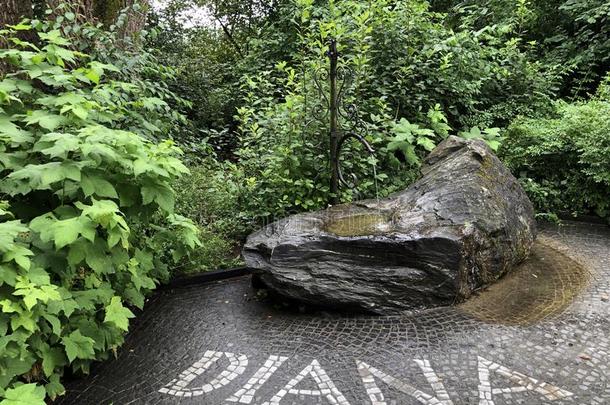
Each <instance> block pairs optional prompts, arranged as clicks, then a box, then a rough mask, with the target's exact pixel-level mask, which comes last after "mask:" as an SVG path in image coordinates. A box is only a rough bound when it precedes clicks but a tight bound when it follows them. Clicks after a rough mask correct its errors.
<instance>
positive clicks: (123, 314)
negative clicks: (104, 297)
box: [104, 296, 135, 331]
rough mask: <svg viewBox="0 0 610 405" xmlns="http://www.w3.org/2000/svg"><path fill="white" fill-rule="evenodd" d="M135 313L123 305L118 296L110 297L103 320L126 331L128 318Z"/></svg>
mask: <svg viewBox="0 0 610 405" xmlns="http://www.w3.org/2000/svg"><path fill="white" fill-rule="evenodd" d="M134 316H135V315H134V314H133V312H131V311H130V310H129V309H128V308H125V307H124V306H123V303H122V302H121V298H120V297H116V296H115V297H112V299H111V300H110V304H108V306H106V317H105V318H104V322H109V323H112V324H114V325H115V326H116V327H117V328H119V329H121V330H124V331H127V330H128V329H129V319H130V318H133V317H134Z"/></svg>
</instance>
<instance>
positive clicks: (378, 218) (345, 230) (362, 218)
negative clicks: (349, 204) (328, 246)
mask: <svg viewBox="0 0 610 405" xmlns="http://www.w3.org/2000/svg"><path fill="white" fill-rule="evenodd" d="M389 227H390V225H389V219H388V218H387V217H386V216H385V215H382V214H380V213H370V212H362V213H351V214H348V215H346V216H337V217H335V218H332V219H331V220H330V221H329V222H328V223H327V224H326V226H325V231H326V232H329V233H333V234H335V235H337V236H365V235H376V234H380V233H382V232H387V231H388V229H389Z"/></svg>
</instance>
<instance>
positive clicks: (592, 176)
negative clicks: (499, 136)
mask: <svg viewBox="0 0 610 405" xmlns="http://www.w3.org/2000/svg"><path fill="white" fill-rule="evenodd" d="M607 89H608V87H607V85H604V86H602V87H600V90H599V92H598V96H597V97H595V98H594V99H592V100H590V101H587V102H578V103H574V104H568V103H565V102H558V103H557V105H556V116H555V117H553V118H543V119H519V120H517V121H516V122H514V123H513V124H512V125H511V126H510V127H509V128H508V131H507V139H506V141H505V143H504V145H503V147H502V149H501V151H502V155H503V158H504V160H505V162H506V163H507V164H508V166H509V167H510V168H511V169H512V170H513V172H514V173H515V174H516V175H517V176H519V177H520V180H521V182H522V184H523V186H524V187H525V189H526V191H527V192H528V194H529V196H530V198H531V199H532V201H533V202H534V204H535V205H536V208H537V209H538V211H539V212H541V213H557V212H566V213H573V214H574V215H578V214H595V215H598V216H600V217H603V218H607V219H610V97H608V96H609V93H608V90H607Z"/></svg>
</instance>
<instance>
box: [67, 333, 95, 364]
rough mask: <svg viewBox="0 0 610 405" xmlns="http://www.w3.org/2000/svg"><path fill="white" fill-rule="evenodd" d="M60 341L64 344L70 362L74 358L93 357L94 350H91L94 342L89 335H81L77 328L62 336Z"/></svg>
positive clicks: (91, 358)
mask: <svg viewBox="0 0 610 405" xmlns="http://www.w3.org/2000/svg"><path fill="white" fill-rule="evenodd" d="M61 342H62V343H63V345H64V348H65V350H66V354H67V355H68V361H69V362H70V363H72V362H73V361H74V359H90V360H93V359H95V351H94V350H93V344H94V343H95V342H94V341H93V339H91V338H90V337H87V336H83V335H82V334H81V333H80V331H79V330H75V331H74V332H72V333H70V334H69V335H68V336H64V337H63V338H62V339H61Z"/></svg>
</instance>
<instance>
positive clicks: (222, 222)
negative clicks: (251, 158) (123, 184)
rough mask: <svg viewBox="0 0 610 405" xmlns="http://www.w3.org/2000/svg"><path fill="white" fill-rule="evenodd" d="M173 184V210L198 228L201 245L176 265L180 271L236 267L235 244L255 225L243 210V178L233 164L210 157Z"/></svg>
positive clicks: (237, 261)
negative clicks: (189, 219)
mask: <svg viewBox="0 0 610 405" xmlns="http://www.w3.org/2000/svg"><path fill="white" fill-rule="evenodd" d="M190 170H191V173H190V175H189V176H185V177H182V178H181V179H179V180H178V181H177V182H176V183H175V186H174V188H175V190H176V212H178V213H180V214H182V215H184V216H185V217H188V218H191V219H192V220H193V221H195V223H196V224H197V225H198V226H199V228H200V230H201V240H202V246H200V247H198V248H197V250H196V251H195V252H193V254H192V255H190V256H189V257H188V258H185V259H184V260H183V261H182V262H181V263H180V266H179V267H178V268H177V270H179V271H180V272H182V273H192V272H197V271H205V270H217V269H220V268H230V267H236V266H237V265H239V264H240V259H239V254H240V251H239V244H240V241H241V240H243V238H244V237H245V235H247V234H248V233H249V232H251V231H252V230H253V229H254V227H255V226H256V225H255V224H254V223H253V221H252V219H251V218H249V217H248V216H247V215H246V214H245V213H244V212H243V209H244V208H243V207H244V205H245V204H244V203H242V199H243V198H244V195H246V194H247V193H245V192H244V190H242V189H241V184H242V183H243V180H242V178H241V175H240V174H239V173H238V172H237V169H236V167H235V165H233V164H230V163H218V162H216V161H214V160H213V159H207V160H206V161H205V162H203V163H200V164H199V165H196V166H193V167H191V168H190Z"/></svg>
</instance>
